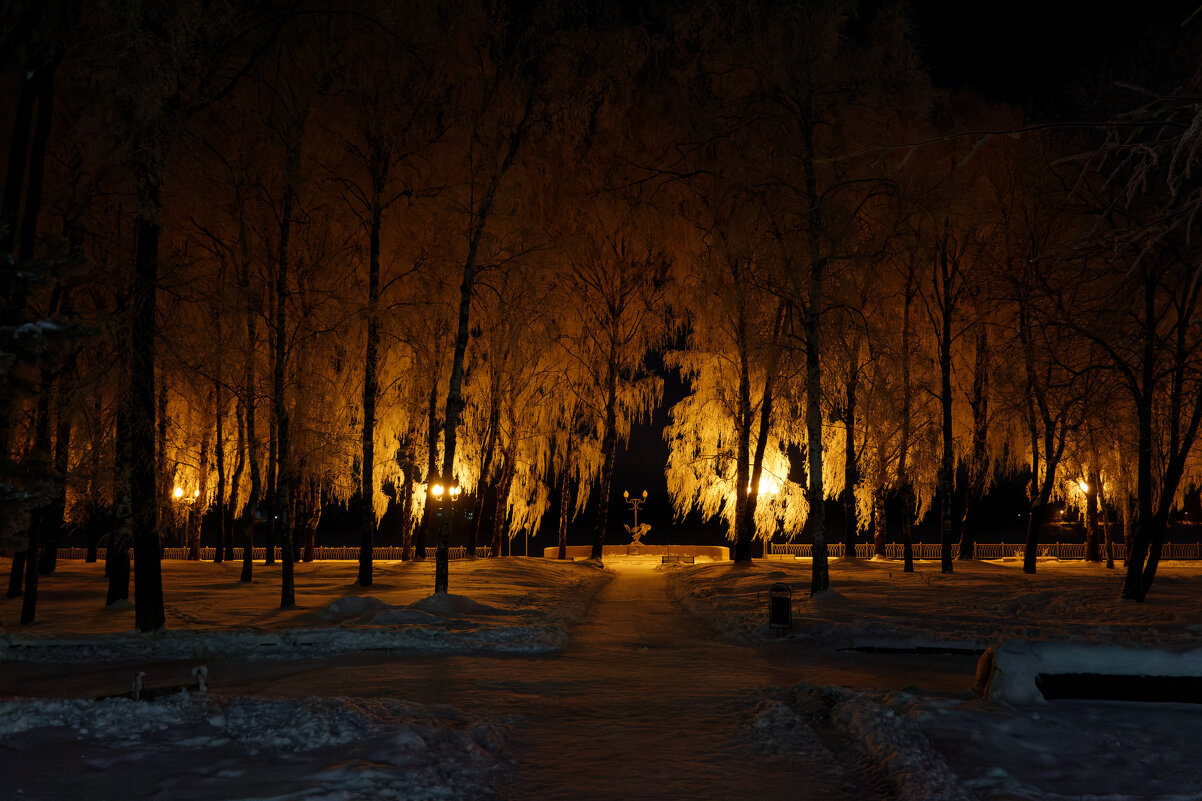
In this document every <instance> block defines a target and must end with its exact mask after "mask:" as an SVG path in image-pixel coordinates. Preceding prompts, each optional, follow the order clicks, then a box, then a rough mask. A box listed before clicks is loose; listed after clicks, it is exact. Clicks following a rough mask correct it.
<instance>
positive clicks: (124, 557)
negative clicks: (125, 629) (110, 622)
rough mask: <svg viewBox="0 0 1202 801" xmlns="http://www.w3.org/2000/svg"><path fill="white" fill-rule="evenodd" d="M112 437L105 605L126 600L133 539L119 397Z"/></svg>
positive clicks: (124, 417) (125, 412)
mask: <svg viewBox="0 0 1202 801" xmlns="http://www.w3.org/2000/svg"><path fill="white" fill-rule="evenodd" d="M128 336H129V331H128V328H126V327H123V330H122V333H121V337H122V339H125V338H126V337H128ZM121 345H122V347H120V348H119V349H120V351H121V352H122V353H124V354H126V355H127V356H128V345H127V343H125V342H122V343H121ZM127 369H128V368H127ZM116 441H117V442H116V448H115V451H116V458H115V459H114V460H113V461H114V465H113V467H114V470H113V473H114V476H113V479H114V481H113V484H114V489H113V494H114V504H113V505H114V507H115V508H114V512H115V517H116V521H115V524H116V525H115V527H114V528H113V530H112V531H111V532H110V533H109V543H108V547H107V548H105V553H104V574H105V575H106V576H108V580H109V581H108V594H107V596H106V597H105V601H104V605H105V606H112V605H113V604H115V603H117V602H118V601H126V600H129V546H130V544H131V543H132V542H133V529H132V519H133V515H132V513H131V506H132V502H131V500H130V488H129V482H130V459H131V454H132V451H131V449H130V437H129V404H128V402H127V401H126V400H122V402H121V404H120V407H119V408H118V409H117V431H116Z"/></svg>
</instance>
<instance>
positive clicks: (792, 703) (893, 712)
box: [752, 684, 973, 801]
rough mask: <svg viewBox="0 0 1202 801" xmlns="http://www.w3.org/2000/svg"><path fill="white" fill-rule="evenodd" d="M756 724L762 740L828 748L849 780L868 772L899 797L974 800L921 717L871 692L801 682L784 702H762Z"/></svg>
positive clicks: (807, 749) (905, 800)
mask: <svg viewBox="0 0 1202 801" xmlns="http://www.w3.org/2000/svg"><path fill="white" fill-rule="evenodd" d="M752 725H753V727H755V728H756V729H757V730H759V731H758V735H759V737H760V738H761V739H766V740H771V741H774V742H777V743H786V744H788V747H790V748H793V749H797V750H799V751H800V752H801V753H802V754H805V755H807V756H810V755H812V754H813V750H814V749H815V748H816V747H822V746H824V750H826V752H827V754H828V758H829V759H830V760H832V761H839V762H843V763H845V765H846V770H845V773H846V774H847V775H848V777H849V780H851V777H853V776H855V775H856V774H861V775H863V774H865V773H867V774H868V776H869V777H875V778H876V780H877V782H878V783H879V784H880V785H883V786H885V787H887V788H888V792H887V794H888V797H890V798H896V799H899V801H969V799H972V798H973V796H972V795H971V794H970V793H969V792H967V791H966V790H965V789H964V787H963V786H962V784H961V782H960V780H959V778H958V777H957V776H956V774H955V772H954V771H953V770H952V769H951V768H950V767H949V766H948V764H947V762H946V760H945V759H944V758H943V756H942V755H941V754H940V753H939V751H938V750H937V749H936V748H935V747H934V746H933V745H932V744H931V742H930V740H929V739H928V738H927V736H926V735H925V734H924V733H923V731H922V729H921V727H920V725H919V723H918V721H917V720H916V719H915V718H914V717H913V716H912V715H909V714H906V713H905V712H903V711H899V710H897V709H895V708H894V706H893V705H891V704H889V703H887V702H886V701H884V700H882V698H881V697H880V696H877V695H874V694H872V693H866V692H859V691H856V690H850V689H847V688H844V687H818V686H814V685H810V684H799V685H797V686H796V687H793V688H792V689H791V690H789V691H787V693H786V695H785V697H784V699H783V701H773V700H769V701H767V702H765V703H764V704H762V705H761V707H760V709H759V711H758V714H757V715H756V716H755V717H754V718H753V723H752ZM814 725H816V726H818V731H817V732H816V734H815V735H814V737H813V739H814V740H816V741H817V742H818V743H821V744H822V746H818V745H816V744H811V743H810V739H811V738H810V736H809V735H808V728H809V726H814ZM865 769H867V770H865ZM861 781H863V779H861ZM871 795H873V796H875V795H877V793H871Z"/></svg>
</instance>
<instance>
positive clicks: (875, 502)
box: [872, 478, 889, 559]
mask: <svg viewBox="0 0 1202 801" xmlns="http://www.w3.org/2000/svg"><path fill="white" fill-rule="evenodd" d="M887 523H888V519H887V518H886V516H885V482H884V480H883V478H882V479H880V480H878V481H877V483H876V487H875V488H874V489H873V490H872V557H873V558H874V559H878V558H879V559H884V558H885V553H886V550H887V549H886V548H885V545H886V544H887V543H888V541H889V535H888V527H887V525H886V524H887Z"/></svg>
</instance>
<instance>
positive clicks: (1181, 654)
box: [976, 640, 1202, 704]
mask: <svg viewBox="0 0 1202 801" xmlns="http://www.w3.org/2000/svg"><path fill="white" fill-rule="evenodd" d="M1083 673H1084V674H1097V675H1103V676H1202V648H1194V649H1191V650H1187V651H1170V650H1165V649H1161V648H1150V647H1142V648H1131V647H1125V646H1121V645H1114V644H1111V643H1086V642H1029V641H1026V640H1006V641H1005V642H1002V643H999V644H998V645H995V646H994V647H992V648H990V649H989V650H988V651H986V652H985V654H984V655H983V656H982V657H981V661H980V663H979V664H978V666H977V681H976V685H977V686H976V689H977V692H978V693H979V694H980V695H982V696H983V697H985V698H989V699H992V700H994V701H1004V702H1006V703H1011V704H1039V703H1046V702H1045V701H1044V697H1043V694H1042V693H1041V692H1040V691H1039V688H1038V687H1037V686H1036V684H1035V682H1036V679H1037V678H1039V676H1041V675H1053V676H1054V675H1063V674H1083Z"/></svg>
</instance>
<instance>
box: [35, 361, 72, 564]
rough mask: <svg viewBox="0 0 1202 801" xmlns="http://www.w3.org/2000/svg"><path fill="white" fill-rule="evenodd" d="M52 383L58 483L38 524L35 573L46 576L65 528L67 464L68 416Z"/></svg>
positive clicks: (59, 391)
mask: <svg viewBox="0 0 1202 801" xmlns="http://www.w3.org/2000/svg"><path fill="white" fill-rule="evenodd" d="M55 383H56V392H55V394H56V395H57V396H58V401H57V402H56V403H55V411H54V413H55V417H56V420H55V427H54V472H55V479H56V481H58V482H59V485H58V488H57V489H56V490H55V494H54V500H53V501H51V503H50V506H49V507H47V510H46V516H45V518H44V519H43V520H42V535H41V538H42V550H41V554H40V556H39V560H40V564H39V565H38V573H40V574H41V575H43V576H49V575H51V574H52V573H54V570H55V568H56V567H57V566H58V543H59V538H60V537H61V536H62V532H63V527H64V525H65V524H66V520H65V517H66V512H67V472H68V468H69V466H70V463H71V459H70V453H71V414H70V412H68V411H67V409H66V405H67V404H66V400H65V399H64V397H63V388H62V379H59V381H57V382H55Z"/></svg>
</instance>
